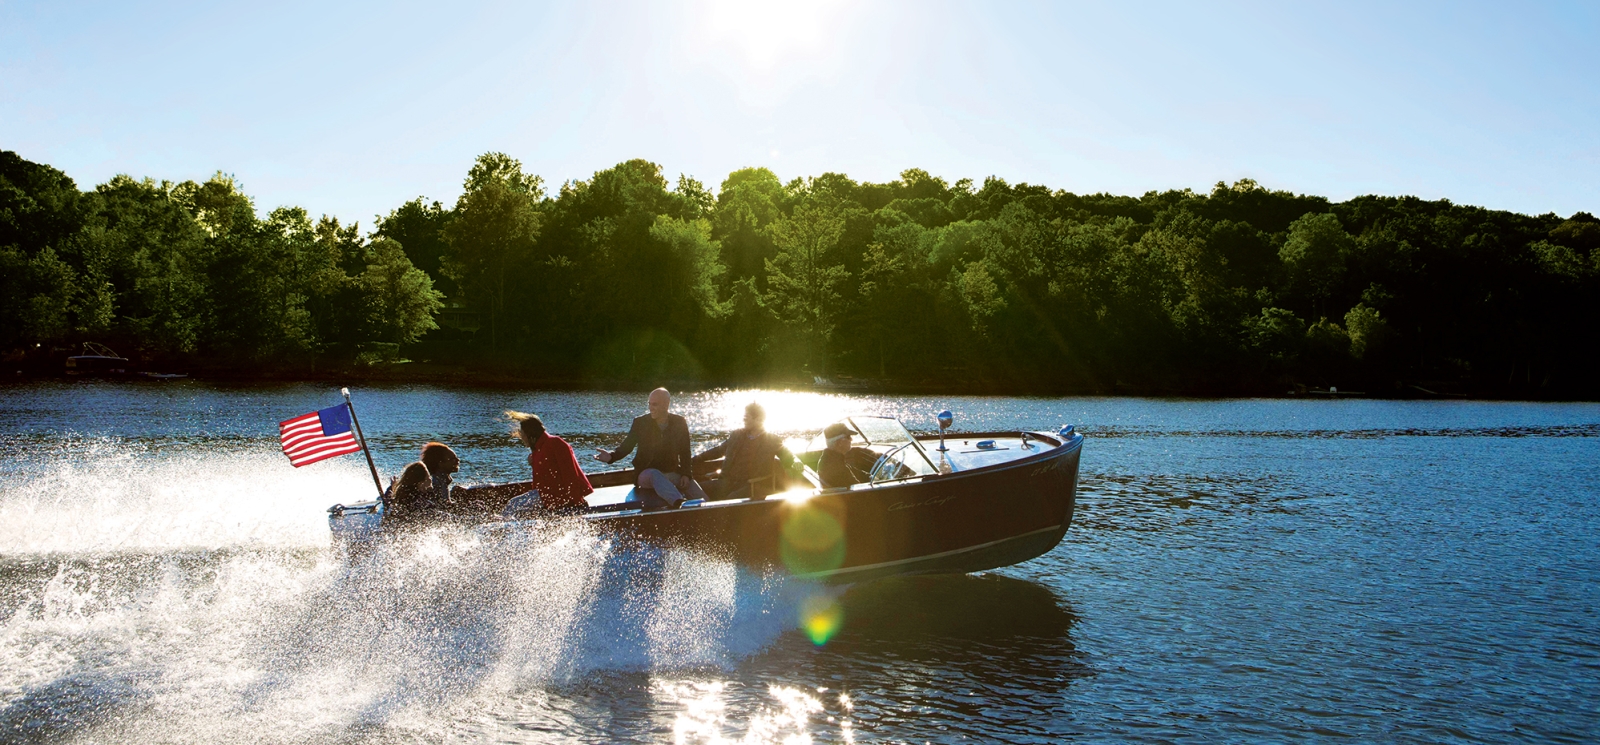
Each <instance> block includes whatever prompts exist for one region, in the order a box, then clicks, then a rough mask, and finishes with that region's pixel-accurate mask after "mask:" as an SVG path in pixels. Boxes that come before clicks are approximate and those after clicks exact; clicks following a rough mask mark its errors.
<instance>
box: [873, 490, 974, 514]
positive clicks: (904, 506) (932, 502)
mask: <svg viewBox="0 0 1600 745" xmlns="http://www.w3.org/2000/svg"><path fill="white" fill-rule="evenodd" d="M956 496H957V495H955V494H947V495H945V496H942V497H932V498H929V499H924V500H922V501H920V502H895V503H894V504H891V505H889V511H890V512H897V511H899V510H909V509H911V508H912V507H937V506H939V505H941V504H944V503H945V502H950V501H954V500H955V499H956Z"/></svg>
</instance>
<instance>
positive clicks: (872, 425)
mask: <svg viewBox="0 0 1600 745" xmlns="http://www.w3.org/2000/svg"><path fill="white" fill-rule="evenodd" d="M845 423H847V424H849V425H850V428H851V429H853V430H855V431H857V432H859V433H861V439H863V440H866V443H865V444H867V445H899V444H901V443H905V442H911V441H912V440H913V438H912V437H911V433H910V432H907V431H906V426H905V425H904V424H901V423H900V420H899V419H893V418H890V417H886V416H853V417H849V418H847V419H845Z"/></svg>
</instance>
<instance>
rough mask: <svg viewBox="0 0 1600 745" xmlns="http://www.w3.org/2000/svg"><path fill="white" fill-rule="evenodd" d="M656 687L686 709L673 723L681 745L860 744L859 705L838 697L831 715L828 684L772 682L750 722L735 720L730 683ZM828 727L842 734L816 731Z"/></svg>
mask: <svg viewBox="0 0 1600 745" xmlns="http://www.w3.org/2000/svg"><path fill="white" fill-rule="evenodd" d="M655 689H656V691H657V692H658V693H659V694H661V696H662V698H664V699H665V700H667V701H670V702H672V703H674V704H676V705H678V706H679V707H680V708H681V711H679V713H678V715H677V718H676V720H675V721H674V722H673V726H672V740H673V742H675V743H679V744H680V745H687V744H689V743H706V744H707V745H722V744H723V743H735V742H737V743H747V744H748V745H763V744H765V743H782V744H783V745H801V744H803V743H811V742H813V741H814V738H816V739H821V740H823V741H825V742H835V741H837V742H845V743H853V742H855V725H854V723H853V722H852V721H851V719H850V714H851V712H852V710H853V703H852V702H851V700H850V696H849V694H847V693H840V694H838V695H837V696H835V697H833V704H834V707H835V710H836V711H837V713H836V714H830V713H828V710H829V708H830V707H829V706H828V704H829V701H828V698H829V696H828V694H829V690H828V689H827V688H817V689H815V690H806V689H804V688H800V687H797V686H785V685H769V686H767V691H766V704H765V705H762V706H760V707H758V708H757V709H756V710H755V711H754V713H752V714H751V715H750V716H749V717H748V719H746V720H745V721H743V722H737V721H730V719H729V714H728V711H729V705H728V698H729V693H730V691H729V690H728V684H727V683H726V682H724V681H710V682H706V681H657V682H656V683H655ZM827 727H836V728H837V730H838V732H837V735H831V734H829V733H826V732H821V731H815V730H819V729H823V728H827ZM740 730H742V732H740Z"/></svg>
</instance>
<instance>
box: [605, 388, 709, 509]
mask: <svg viewBox="0 0 1600 745" xmlns="http://www.w3.org/2000/svg"><path fill="white" fill-rule="evenodd" d="M648 405H649V408H650V413H648V414H645V415H644V416H640V417H636V418H635V419H634V420H633V425H632V426H631V427H629V428H628V436H627V437H625V438H623V440H622V444H621V445H618V446H617V449H616V450H611V451H607V450H601V451H599V452H597V453H595V456H594V457H595V460H598V461H600V462H601V463H615V462H617V461H619V460H622V459H623V458H624V457H626V456H627V455H628V453H629V452H630V451H632V450H633V448H634V446H635V445H637V446H638V447H639V453H638V454H637V455H635V456H633V468H634V470H635V471H636V472H637V474H638V475H637V485H638V487H639V488H640V489H649V490H651V491H650V492H641V493H640V497H641V498H642V499H643V500H644V502H645V504H644V508H645V509H646V510H654V509H661V508H663V507H668V508H673V509H676V508H677V507H678V506H679V505H681V504H683V501H684V500H685V499H705V498H706V493H705V491H704V490H702V489H701V488H700V484H698V483H696V482H695V480H694V472H693V470H692V468H693V462H692V459H691V458H690V457H689V423H688V422H687V421H684V418H683V417H681V416H678V415H677V414H673V413H670V412H669V411H668V409H669V408H670V407H671V406H672V395H671V394H669V393H667V389H665V388H657V389H655V390H653V391H651V392H650V399H649V401H648Z"/></svg>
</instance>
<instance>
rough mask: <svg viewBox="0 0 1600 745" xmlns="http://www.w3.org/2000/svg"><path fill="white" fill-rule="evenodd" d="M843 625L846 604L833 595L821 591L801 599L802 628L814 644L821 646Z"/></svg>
mask: <svg viewBox="0 0 1600 745" xmlns="http://www.w3.org/2000/svg"><path fill="white" fill-rule="evenodd" d="M842 625H844V606H841V605H840V604H839V601H838V600H837V599H835V598H834V597H833V595H831V594H829V593H826V592H819V593H817V594H815V595H812V596H810V597H808V598H806V599H805V600H803V601H801V603H800V628H801V629H802V630H803V631H805V632H806V636H807V637H810V639H811V643H812V644H815V645H817V646H819V647H820V646H822V645H824V644H827V643H828V640H829V639H832V638H833V635H834V634H836V633H838V631H839V627H840V626H842Z"/></svg>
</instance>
